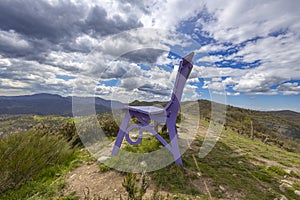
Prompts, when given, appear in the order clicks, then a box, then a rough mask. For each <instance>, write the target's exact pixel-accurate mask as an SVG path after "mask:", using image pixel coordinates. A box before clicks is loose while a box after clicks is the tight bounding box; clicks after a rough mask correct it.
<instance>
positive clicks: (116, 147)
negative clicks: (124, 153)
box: [111, 112, 130, 156]
mask: <svg viewBox="0 0 300 200" xmlns="http://www.w3.org/2000/svg"><path fill="white" fill-rule="evenodd" d="M129 120H130V114H129V112H125V116H124V119H123V121H122V124H121V127H120V130H119V132H118V136H117V138H116V141H115V144H114V147H113V150H112V153H111V155H112V156H115V155H117V154H118V152H119V149H120V147H121V144H122V142H123V139H124V136H125V134H126V129H127V126H128V123H129Z"/></svg>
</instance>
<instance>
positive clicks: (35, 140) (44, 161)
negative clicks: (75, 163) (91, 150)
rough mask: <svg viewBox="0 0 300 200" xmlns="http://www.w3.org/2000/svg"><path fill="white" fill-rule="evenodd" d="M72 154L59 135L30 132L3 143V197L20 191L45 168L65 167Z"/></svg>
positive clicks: (0, 164)
mask: <svg viewBox="0 0 300 200" xmlns="http://www.w3.org/2000/svg"><path fill="white" fill-rule="evenodd" d="M72 154H73V150H72V149H71V148H70V145H69V143H68V142H67V141H66V140H65V139H63V138H61V137H58V136H57V135H49V134H43V133H41V132H33V131H29V132H26V133H23V134H14V135H12V136H10V137H7V138H3V139H1V140H0V177H1V179H0V194H1V193H3V192H5V191H7V190H9V189H17V188H19V187H20V186H21V185H22V184H23V183H24V182H26V180H29V179H31V178H33V177H34V176H36V175H38V174H39V173H40V172H42V171H43V170H44V169H45V168H47V167H49V166H52V165H56V164H60V163H64V162H66V160H68V158H69V157H71V155H72Z"/></svg>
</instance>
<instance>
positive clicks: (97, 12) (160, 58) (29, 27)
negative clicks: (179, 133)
mask: <svg viewBox="0 0 300 200" xmlns="http://www.w3.org/2000/svg"><path fill="white" fill-rule="evenodd" d="M299 7H300V2H299V1H292V0H277V1H274V0H272V1H271V0H270V1H251V3H249V1H243V0H236V1H232V0H231V1H219V0H215V1H201V0H191V1H189V3H187V2H186V1H183V0H172V1H147V0H144V1H143V0H141V1H129V0H122V1H100V0H99V1H98V0H93V1H87V0H83V1H79V0H73V1H69V0H62V1H57V0H43V1H33V0H28V1H24V2H23V1H9V0H2V1H0V70H1V71H0V95H24V94H34V93H45V92H48V93H55V94H60V95H63V96H68V95H96V96H100V97H103V98H106V99H115V100H120V101H123V102H130V101H132V100H134V99H140V100H146V101H152V100H167V99H168V98H169V96H170V92H171V90H172V84H173V82H172V81H174V69H175V71H176V67H177V65H178V62H179V59H180V56H184V55H185V54H187V53H188V52H190V51H194V52H195V53H196V56H195V59H194V69H193V71H192V74H191V77H190V79H189V80H188V83H187V85H186V88H185V93H184V97H183V99H184V100H195V99H209V100H214V99H211V97H212V96H214V95H220V96H223V97H224V96H226V98H227V103H228V104H230V105H234V106H240V107H246V108H251V109H258V110H280V109H289V110H295V111H298V112H300V106H299V102H300V101H299V100H300V53H299V49H300V14H299ZM20 10H21V11H20Z"/></svg>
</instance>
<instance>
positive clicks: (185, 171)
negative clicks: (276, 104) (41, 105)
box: [0, 101, 300, 200]
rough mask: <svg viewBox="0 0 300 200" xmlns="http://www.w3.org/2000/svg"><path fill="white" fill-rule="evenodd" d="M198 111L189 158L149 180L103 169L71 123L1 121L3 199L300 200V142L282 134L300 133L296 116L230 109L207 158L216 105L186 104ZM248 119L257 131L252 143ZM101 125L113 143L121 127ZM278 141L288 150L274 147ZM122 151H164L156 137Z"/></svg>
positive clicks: (104, 120)
mask: <svg viewBox="0 0 300 200" xmlns="http://www.w3.org/2000/svg"><path fill="white" fill-rule="evenodd" d="M198 103H199V104H198ZM134 104H135V105H140V104H144V103H143V102H142V103H141V102H134ZM148 104H151V103H148ZM155 104H161V103H160V102H155ZM195 105H196V106H199V107H200V121H199V127H200V128H199V130H198V131H199V132H198V134H197V136H196V138H195V140H194V142H193V143H192V145H191V147H190V148H189V149H188V150H187V151H186V152H185V153H184V154H183V155H182V157H183V162H184V165H183V166H178V165H176V164H171V165H170V166H168V167H165V168H163V169H160V170H158V171H155V172H151V173H147V174H145V175H144V176H141V175H139V174H138V175H134V174H125V173H121V172H116V171H115V170H113V169H110V168H108V167H106V166H105V165H103V164H100V163H98V162H96V159H95V158H93V157H91V155H89V154H88V153H87V152H86V151H85V150H84V149H82V147H81V143H80V140H79V138H78V136H77V134H76V131H75V126H74V123H73V119H72V118H69V117H59V116H43V117H40V116H36V115H34V116H33V115H32V116H30V115H19V116H2V118H1V121H0V123H1V125H2V126H1V130H0V131H1V132H2V133H3V134H2V136H4V135H5V137H0V142H1V146H0V151H1V152H0V155H1V161H0V162H1V163H0V168H1V169H0V172H1V177H2V182H0V186H1V191H0V199H116V198H117V199H119V198H120V195H121V196H122V197H123V199H126V198H127V197H128V196H131V199H140V197H141V196H143V198H142V199H272V200H273V199H275V198H278V199H280V198H281V197H282V195H284V196H285V197H286V198H288V199H299V196H297V194H296V193H297V191H300V154H299V153H298V152H297V149H298V148H299V146H298V145H299V144H297V143H293V142H295V141H296V138H297V137H294V136H292V135H287V134H286V132H282V133H281V132H280V131H278V129H276V127H277V124H280V126H285V127H288V128H289V127H292V126H294V124H295V127H294V129H295V130H296V131H297V130H298V126H297V124H296V123H297V120H299V118H298V117H297V116H298V114H297V113H290V112H287V111H284V112H276V113H274V112H259V111H251V110H245V109H240V108H235V107H231V106H228V110H227V113H226V115H227V121H226V124H225V128H224V129H223V132H222V134H221V137H220V138H219V140H218V142H217V144H216V146H215V147H214V148H213V150H212V151H211V152H210V153H209V154H208V155H207V156H206V157H204V158H199V157H198V153H199V149H200V146H201V144H202V142H203V139H204V135H203V134H204V133H205V132H206V129H207V127H208V125H209V116H210V102H208V101H200V102H185V103H184V105H183V106H186V107H190V108H193V106H195ZM190 110H191V112H190V113H188V115H190V116H193V115H194V114H197V113H193V112H195V111H194V110H196V109H190ZM185 117H188V116H183V119H185ZM192 119H194V118H192ZM249 119H250V120H252V121H253V126H254V130H255V132H254V133H255V137H254V138H253V139H252V138H251V137H250V129H249ZM98 120H99V124H100V126H101V127H102V129H103V130H104V131H105V133H106V134H107V136H109V137H112V138H113V137H115V136H116V133H117V131H118V126H117V125H116V123H115V122H114V120H113V118H112V115H111V114H109V113H105V114H102V115H99V116H98ZM193 123H195V124H197V123H198V120H197V119H194V122H193ZM270 123H271V125H270ZM274 124H275V125H274ZM259 125H260V126H259ZM270 127H273V128H272V129H270ZM274 127H275V128H274ZM298 133H299V132H297V134H298ZM266 137H269V141H267V142H266V141H265V138H266ZM276 139H277V140H279V139H280V140H279V142H283V144H282V145H280V143H278V142H274V141H276ZM281 139H282V140H281ZM273 140H274V141H273ZM289 142H290V143H289ZM293 145H294V146H293ZM122 148H125V149H126V150H127V151H134V152H150V151H153V150H156V149H157V148H160V146H159V143H158V142H157V140H156V139H155V138H153V137H149V138H147V139H145V140H144V141H143V142H142V143H141V144H140V145H138V146H136V147H133V146H129V145H128V144H126V142H124V144H123V145H122ZM96 166H97V167H96ZM93 167H94V168H93ZM95 167H96V168H95ZM80 177H82V179H80ZM143 177H146V178H143ZM82 180H89V181H87V182H85V181H82ZM8 183H9V184H8ZM109 188H110V189H109ZM114 188H115V189H114ZM99 191H101V192H99ZM114 191H116V192H114ZM295 191H296V192H295ZM113 195H114V196H113Z"/></svg>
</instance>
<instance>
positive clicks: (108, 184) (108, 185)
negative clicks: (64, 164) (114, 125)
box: [63, 162, 168, 199]
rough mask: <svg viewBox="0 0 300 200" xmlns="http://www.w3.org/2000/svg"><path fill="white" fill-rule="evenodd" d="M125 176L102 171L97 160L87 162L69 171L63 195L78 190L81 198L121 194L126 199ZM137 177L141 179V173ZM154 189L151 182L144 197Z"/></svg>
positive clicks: (118, 197) (110, 197) (114, 197)
mask: <svg viewBox="0 0 300 200" xmlns="http://www.w3.org/2000/svg"><path fill="white" fill-rule="evenodd" d="M124 177H125V175H124V174H122V173H119V172H117V171H114V170H109V171H106V172H100V171H99V166H98V164H97V163H96V162H95V163H93V164H90V165H88V164H86V163H85V164H83V165H81V166H80V167H78V168H76V169H75V170H74V171H71V172H69V173H68V175H67V177H66V179H65V181H66V183H67V186H66V189H65V190H64V191H63V195H67V194H70V193H73V192H76V195H77V196H79V198H80V199H84V198H85V197H90V198H93V197H102V198H104V197H105V198H109V199H120V195H122V197H123V199H124V198H125V199H126V197H127V193H126V191H125V189H124V188H123V187H122V182H123V179H124ZM137 177H138V179H139V178H140V175H138V176H137ZM154 189H155V185H153V184H150V187H149V188H148V190H147V192H146V194H145V196H144V197H145V198H150V197H151V196H152V194H153V192H154ZM159 194H161V195H164V196H166V195H167V194H168V193H167V192H164V191H160V192H159Z"/></svg>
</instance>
